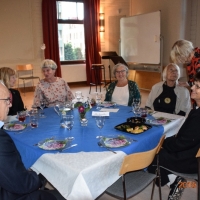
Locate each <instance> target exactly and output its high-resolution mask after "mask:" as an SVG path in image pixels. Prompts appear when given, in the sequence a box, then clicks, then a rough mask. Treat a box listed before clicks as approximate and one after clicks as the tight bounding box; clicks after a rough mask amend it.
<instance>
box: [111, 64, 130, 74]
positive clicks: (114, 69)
mask: <svg viewBox="0 0 200 200" xmlns="http://www.w3.org/2000/svg"><path fill="white" fill-rule="evenodd" d="M120 66H122V67H124V69H125V70H126V77H128V72H129V69H128V67H127V66H126V65H124V64H122V63H118V64H116V65H114V66H113V70H112V71H113V75H114V77H115V78H116V76H115V74H116V70H117V68H118V67H120Z"/></svg>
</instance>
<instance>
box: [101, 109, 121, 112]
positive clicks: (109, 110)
mask: <svg viewBox="0 0 200 200" xmlns="http://www.w3.org/2000/svg"><path fill="white" fill-rule="evenodd" d="M118 110H119V109H118V108H102V109H101V110H100V111H101V112H102V111H103V112H118Z"/></svg>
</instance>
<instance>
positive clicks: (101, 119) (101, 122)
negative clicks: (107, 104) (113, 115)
mask: <svg viewBox="0 0 200 200" xmlns="http://www.w3.org/2000/svg"><path fill="white" fill-rule="evenodd" d="M95 121H96V125H97V127H98V128H99V129H100V134H99V136H97V138H101V137H102V135H101V130H102V128H103V126H104V124H105V116H96V117H95Z"/></svg>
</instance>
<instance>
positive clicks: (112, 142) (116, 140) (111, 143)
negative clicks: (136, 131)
mask: <svg viewBox="0 0 200 200" xmlns="http://www.w3.org/2000/svg"><path fill="white" fill-rule="evenodd" d="M100 142H101V144H102V145H103V146H105V147H108V148H119V147H124V146H128V145H129V144H131V143H132V139H131V138H129V137H126V136H124V135H115V136H106V137H102V138H101V139H100Z"/></svg>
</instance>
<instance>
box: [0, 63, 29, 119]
mask: <svg viewBox="0 0 200 200" xmlns="http://www.w3.org/2000/svg"><path fill="white" fill-rule="evenodd" d="M0 79H1V80H2V81H3V83H4V85H5V86H6V87H7V88H8V89H9V91H10V98H11V103H12V106H11V107H10V109H9V113H8V115H16V114H17V112H18V111H22V110H25V109H24V103H23V101H22V98H21V96H20V93H19V91H18V90H15V89H11V88H12V87H14V85H15V83H16V72H15V71H14V70H13V69H11V68H9V67H2V68H0Z"/></svg>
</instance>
